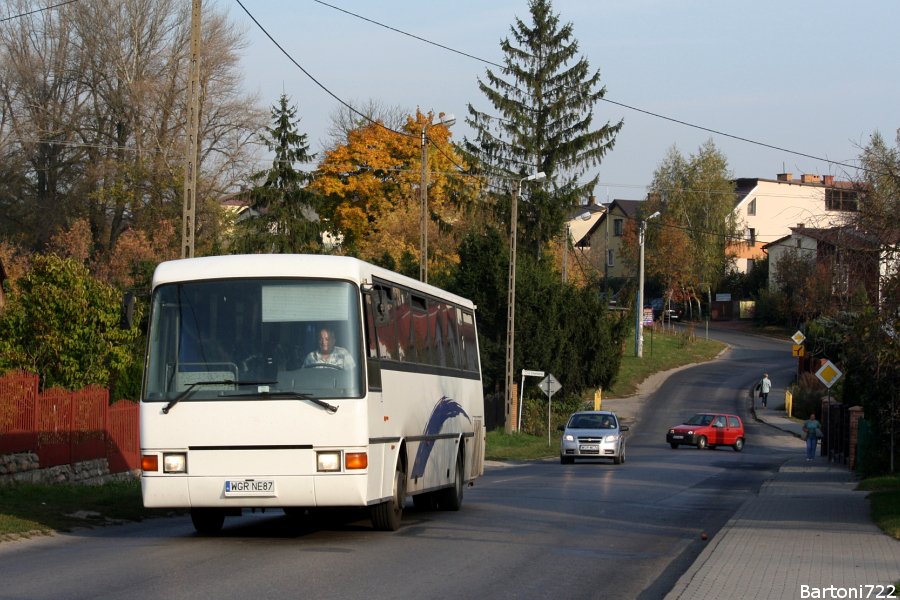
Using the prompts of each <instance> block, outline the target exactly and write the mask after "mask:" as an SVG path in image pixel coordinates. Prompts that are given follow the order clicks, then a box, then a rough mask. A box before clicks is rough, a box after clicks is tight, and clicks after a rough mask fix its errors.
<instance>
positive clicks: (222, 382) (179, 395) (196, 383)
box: [162, 379, 278, 415]
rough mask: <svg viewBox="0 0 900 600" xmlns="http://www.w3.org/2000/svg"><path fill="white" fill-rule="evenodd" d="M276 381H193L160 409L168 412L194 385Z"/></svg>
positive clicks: (264, 383)
mask: <svg viewBox="0 0 900 600" xmlns="http://www.w3.org/2000/svg"><path fill="white" fill-rule="evenodd" d="M276 383H278V382H277V381H235V380H233V379H219V380H217V381H195V382H194V383H192V384H190V385H189V386H187V388H186V389H185V390H184V391H183V392H181V393H180V394H178V395H177V396H175V397H174V398H172V400H171V401H170V402H169V403H168V404H166V405H165V407H163V409H162V411H163V414H164V415H167V414H169V410H171V409H172V407H173V406H175V405H176V404H178V403H179V402H181V401H182V400H184V399H185V398H186V397H187V395H188V394H190V393H191V392H192V391H193V390H194V388H195V387H197V386H201V385H223V384H224V385H275V384H276Z"/></svg>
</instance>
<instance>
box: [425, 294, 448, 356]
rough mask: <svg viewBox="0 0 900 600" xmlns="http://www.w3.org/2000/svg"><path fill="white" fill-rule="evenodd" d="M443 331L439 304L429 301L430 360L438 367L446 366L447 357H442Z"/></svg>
mask: <svg viewBox="0 0 900 600" xmlns="http://www.w3.org/2000/svg"><path fill="white" fill-rule="evenodd" d="M445 329H446V328H445V327H442V322H441V303H440V302H436V301H434V300H429V301H428V338H429V340H430V341H431V360H432V361H433V362H434V364H435V365H437V366H439V367H446V366H447V357H446V356H445V355H444V339H445V335H444V331H445Z"/></svg>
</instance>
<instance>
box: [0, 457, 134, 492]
mask: <svg viewBox="0 0 900 600" xmlns="http://www.w3.org/2000/svg"><path fill="white" fill-rule="evenodd" d="M140 477H141V472H140V470H139V469H136V470H134V471H124V472H122V473H110V472H109V463H108V462H107V460H106V459H105V458H99V459H97V460H86V461H83V462H78V463H74V464H71V465H59V466H56V467H48V468H46V469H42V468H40V461H39V460H38V456H37V454H35V453H34V452H21V453H18V454H0V488H3V487H12V486H15V485H20V484H29V483H30V484H35V483H44V484H56V483H77V484H81V485H101V484H104V483H108V482H110V481H132V480H135V479H140Z"/></svg>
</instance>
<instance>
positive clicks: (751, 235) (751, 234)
mask: <svg viewBox="0 0 900 600" xmlns="http://www.w3.org/2000/svg"><path fill="white" fill-rule="evenodd" d="M747 245H748V246H750V247H753V246H755V245H756V229H754V228H753V227H748V228H747Z"/></svg>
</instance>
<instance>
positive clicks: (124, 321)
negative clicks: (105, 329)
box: [119, 292, 134, 329]
mask: <svg viewBox="0 0 900 600" xmlns="http://www.w3.org/2000/svg"><path fill="white" fill-rule="evenodd" d="M133 321H134V294H133V293H132V292H125V294H124V295H123V296H122V308H121V310H120V311H119V329H131V325H132V323H133Z"/></svg>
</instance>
